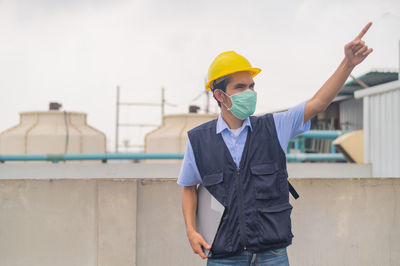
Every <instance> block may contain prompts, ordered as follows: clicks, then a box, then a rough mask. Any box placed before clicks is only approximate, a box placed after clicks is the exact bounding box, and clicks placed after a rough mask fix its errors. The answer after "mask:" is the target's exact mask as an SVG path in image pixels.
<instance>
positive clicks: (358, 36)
mask: <svg viewBox="0 0 400 266" xmlns="http://www.w3.org/2000/svg"><path fill="white" fill-rule="evenodd" d="M371 25H372V22H369V23H368V24H367V25H365V27H364V28H363V29H362V31H361V32H360V34H358V35H357V37H356V38H355V39H354V40H361V38H362V37H363V36H364V35H365V33H367V31H368V29H369V28H370V27H371Z"/></svg>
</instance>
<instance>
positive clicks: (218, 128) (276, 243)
mask: <svg viewBox="0 0 400 266" xmlns="http://www.w3.org/2000/svg"><path fill="white" fill-rule="evenodd" d="M371 24H372V23H371V22H370V23H368V24H367V25H366V26H365V27H364V28H363V30H362V31H361V33H360V34H359V35H358V36H357V37H356V38H355V39H354V40H353V41H351V42H350V43H348V44H346V45H345V47H344V53H345V58H344V59H343V61H342V62H341V64H340V65H339V67H338V68H337V70H336V71H335V73H334V74H333V75H332V76H331V77H330V78H329V79H328V80H327V81H326V82H325V83H324V85H323V86H322V87H321V88H320V89H319V90H318V92H317V93H316V94H315V95H314V96H313V97H312V99H310V100H308V101H306V102H304V103H302V104H299V105H298V106H295V107H293V108H291V109H290V110H288V111H286V112H281V113H276V114H266V115H263V116H260V117H255V116H251V115H252V114H253V113H254V111H255V107H256V92H255V91H254V81H253V77H254V76H256V75H257V74H258V73H259V72H260V71H261V70H260V69H258V68H253V67H251V65H250V63H249V62H248V61H247V59H245V58H244V57H243V56H241V55H238V54H236V53H235V52H232V51H230V52H225V53H222V54H220V55H218V56H217V57H216V58H215V60H214V61H213V63H212V64H211V66H210V68H209V72H208V82H207V84H206V88H207V89H209V90H211V91H212V92H213V94H214V97H215V99H216V100H217V101H218V104H219V106H220V107H221V113H220V115H219V117H218V119H217V120H213V121H210V122H207V123H205V124H203V125H200V126H199V127H196V128H194V129H192V130H190V131H189V132H188V136H189V141H188V143H187V147H186V152H185V157H184V160H183V164H182V169H181V173H180V176H179V178H178V184H180V185H182V186H183V192H182V210H183V215H184V219H185V222H186V232H187V236H188V239H189V242H190V245H191V247H192V249H193V251H194V252H195V253H196V254H199V255H200V256H201V258H203V259H205V258H206V256H205V254H204V252H203V250H202V247H203V248H205V249H208V250H209V249H211V253H210V254H211V255H210V256H209V258H208V260H207V265H289V260H288V256H287V253H286V247H287V246H289V245H290V244H291V243H292V238H293V234H292V232H291V220H290V214H291V209H292V206H291V205H290V203H289V184H288V182H287V177H288V175H287V171H286V156H285V151H286V147H287V145H288V142H289V140H290V139H291V138H293V137H295V136H296V135H298V134H300V133H302V132H304V131H307V130H308V129H309V128H310V121H309V120H310V119H311V118H312V117H313V116H315V115H316V114H318V113H319V112H321V111H323V110H325V109H326V108H327V107H328V105H329V104H330V103H331V101H332V100H333V98H334V97H335V96H336V95H337V94H338V93H339V90H340V88H341V87H342V86H343V84H344V82H345V81H346V79H347V78H348V76H349V75H350V73H351V71H352V70H353V68H354V67H355V66H356V65H358V64H359V63H361V62H362V61H363V60H364V59H365V58H366V57H367V56H368V55H369V54H370V53H371V52H372V49H368V47H367V46H366V45H365V43H364V42H363V41H362V40H361V38H362V37H363V36H364V34H365V33H366V32H367V31H368V29H369V27H370V26H371ZM198 184H202V185H203V186H204V187H205V188H206V189H207V190H208V191H209V192H210V193H211V194H212V195H213V196H214V197H215V198H216V199H217V200H218V201H219V202H220V203H221V204H222V205H224V206H225V211H224V214H223V217H222V219H221V222H220V225H219V228H218V231H217V234H216V236H215V239H214V242H213V243H206V242H205V240H204V239H203V237H202V236H201V235H200V234H199V233H198V232H197V231H196V224H195V221H196V207H197V189H196V186H197V185H198ZM210 244H212V246H211V245H210Z"/></svg>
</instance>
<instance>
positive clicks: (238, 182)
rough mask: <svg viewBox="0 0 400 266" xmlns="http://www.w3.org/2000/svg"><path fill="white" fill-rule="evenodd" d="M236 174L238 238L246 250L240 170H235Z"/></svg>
mask: <svg viewBox="0 0 400 266" xmlns="http://www.w3.org/2000/svg"><path fill="white" fill-rule="evenodd" d="M236 173H237V176H238V180H237V189H238V193H239V224H240V236H241V238H242V245H243V249H244V250H246V249H247V247H246V232H245V230H244V229H245V226H244V208H243V204H244V203H243V190H242V180H241V179H240V168H236Z"/></svg>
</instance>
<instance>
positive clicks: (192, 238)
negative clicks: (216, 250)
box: [187, 231, 211, 259]
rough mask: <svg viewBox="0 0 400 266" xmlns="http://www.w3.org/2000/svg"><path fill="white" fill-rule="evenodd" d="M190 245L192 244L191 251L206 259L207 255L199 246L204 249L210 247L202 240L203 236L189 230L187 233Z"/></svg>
mask: <svg viewBox="0 0 400 266" xmlns="http://www.w3.org/2000/svg"><path fill="white" fill-rule="evenodd" d="M187 236H188V239H189V242H190V245H191V246H192V249H193V252H194V253H196V254H199V256H200V257H201V258H202V259H206V258H207V256H206V255H205V254H204V252H203V249H202V248H201V247H204V248H205V249H210V248H211V246H210V245H209V244H207V242H206V241H205V240H204V238H203V237H202V236H201V235H200V234H199V233H197V232H196V231H190V232H188V233H187Z"/></svg>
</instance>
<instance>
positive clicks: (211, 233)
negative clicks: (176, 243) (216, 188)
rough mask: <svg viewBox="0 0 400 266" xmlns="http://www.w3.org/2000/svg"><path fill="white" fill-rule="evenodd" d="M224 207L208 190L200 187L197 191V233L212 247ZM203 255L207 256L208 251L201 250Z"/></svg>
mask: <svg viewBox="0 0 400 266" xmlns="http://www.w3.org/2000/svg"><path fill="white" fill-rule="evenodd" d="M224 210H225V207H224V205H222V204H221V203H219V202H218V201H217V200H216V199H215V198H214V197H213V195H211V194H210V192H208V190H207V189H206V188H205V187H204V186H202V185H200V186H199V187H198V189H197V215H196V225H197V231H198V232H199V233H200V234H201V235H202V236H203V238H204V240H205V241H206V242H207V243H208V244H210V245H211V246H212V243H213V242H214V238H215V235H216V233H217V230H218V226H219V223H220V222H221V218H222V215H223V214H224ZM203 251H204V253H205V254H206V255H207V256H209V254H210V250H207V249H205V248H203Z"/></svg>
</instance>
